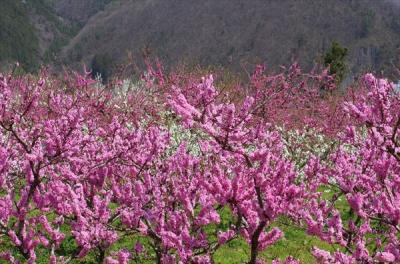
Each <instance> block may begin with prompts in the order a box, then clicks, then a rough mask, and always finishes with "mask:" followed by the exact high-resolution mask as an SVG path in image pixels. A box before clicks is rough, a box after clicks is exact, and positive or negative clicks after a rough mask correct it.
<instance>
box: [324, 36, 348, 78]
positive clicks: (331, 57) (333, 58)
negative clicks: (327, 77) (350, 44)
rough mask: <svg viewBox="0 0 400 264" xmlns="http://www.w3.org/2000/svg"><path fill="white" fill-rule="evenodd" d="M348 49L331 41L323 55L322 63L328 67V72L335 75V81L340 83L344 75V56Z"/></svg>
mask: <svg viewBox="0 0 400 264" xmlns="http://www.w3.org/2000/svg"><path fill="white" fill-rule="evenodd" d="M347 54H348V49H347V48H345V47H343V46H342V45H340V44H339V43H338V42H333V43H332V46H331V48H330V49H329V50H328V51H327V52H326V54H325V56H324V65H325V66H326V67H329V73H330V74H331V75H335V76H336V82H337V83H341V82H342V80H343V79H344V76H345V75H346V56H347Z"/></svg>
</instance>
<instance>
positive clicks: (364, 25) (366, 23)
mask: <svg viewBox="0 0 400 264" xmlns="http://www.w3.org/2000/svg"><path fill="white" fill-rule="evenodd" d="M374 20H375V13H374V12H373V11H372V10H368V11H367V12H365V13H363V14H362V15H361V26H360V31H359V37H360V38H365V37H368V34H369V33H370V32H371V29H372V27H373V25H374Z"/></svg>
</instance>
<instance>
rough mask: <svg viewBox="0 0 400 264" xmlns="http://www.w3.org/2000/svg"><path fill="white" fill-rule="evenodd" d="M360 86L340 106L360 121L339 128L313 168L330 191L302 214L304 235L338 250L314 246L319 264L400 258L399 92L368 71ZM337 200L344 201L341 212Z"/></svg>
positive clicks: (367, 261)
mask: <svg viewBox="0 0 400 264" xmlns="http://www.w3.org/2000/svg"><path fill="white" fill-rule="evenodd" d="M361 85H362V86H364V88H365V89H366V90H367V91H368V94H366V95H365V96H362V95H360V96H359V98H358V99H357V100H356V101H354V102H348V103H345V104H344V109H345V110H346V111H347V113H348V114H349V116H351V117H352V118H353V120H354V124H364V126H362V127H358V128H357V127H356V126H348V128H347V129H346V130H345V131H343V134H342V137H341V140H342V143H341V144H340V147H339V148H338V149H337V151H335V152H334V153H332V155H331V156H330V164H328V165H327V166H326V167H325V168H321V170H320V171H319V173H318V174H319V176H320V179H321V183H322V184H326V185H328V186H330V190H332V191H334V194H333V195H332V196H331V198H330V199H328V200H327V199H316V200H314V202H313V203H312V204H311V207H313V208H319V210H314V211H309V212H312V213H311V214H308V213H307V215H306V216H305V219H306V222H307V224H308V233H309V234H312V235H317V236H319V237H320V238H321V239H322V240H324V241H326V242H328V243H331V244H337V245H339V246H340V247H341V248H342V249H343V250H342V251H337V252H335V253H334V254H331V253H329V252H326V251H323V250H320V249H318V248H315V250H314V252H313V253H314V255H315V256H316V258H317V260H319V261H320V262H321V263H372V262H387V263H397V262H399V261H400V241H399V233H400V200H399V198H400V192H399V190H400V186H399V183H400V178H399V176H400V173H399V172H400V148H399V147H400V142H399V136H400V131H399V127H400V115H399V113H400V94H399V93H398V92H396V91H395V90H394V88H393V85H392V84H391V83H389V82H388V81H387V80H384V79H377V78H375V77H374V76H373V75H371V74H367V75H366V76H365V77H364V81H363V84H361ZM320 198H321V197H320ZM341 199H342V200H344V201H346V203H347V205H348V206H346V207H345V208H347V209H346V210H345V211H344V212H343V210H342V211H340V210H339V208H340V204H341V202H340V200H341Z"/></svg>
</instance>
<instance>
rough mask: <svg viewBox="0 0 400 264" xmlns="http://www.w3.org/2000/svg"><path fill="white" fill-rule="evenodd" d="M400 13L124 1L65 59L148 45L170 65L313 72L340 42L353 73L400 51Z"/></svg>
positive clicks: (349, 1)
mask: <svg viewBox="0 0 400 264" xmlns="http://www.w3.org/2000/svg"><path fill="white" fill-rule="evenodd" d="M392 1H395V2H396V1H398V0H392ZM397 13H398V9H397V8H396V7H395V5H394V4H393V3H390V2H389V1H376V0H335V1H332V0H318V1H317V0H296V1H295V0H285V1H276V0H250V1H249V0H218V1H215V0H203V1H198V0H185V1H182V0H130V1H129V0H125V1H123V0H121V1H117V2H114V3H112V4H110V5H108V6H107V7H105V9H104V11H102V12H98V13H97V14H95V15H94V16H92V17H91V18H90V19H89V20H88V21H87V23H86V25H85V26H84V27H83V28H82V30H81V31H80V32H79V34H77V35H76V36H75V37H74V38H73V39H72V40H71V42H70V43H69V45H67V46H66V47H65V48H64V50H63V54H64V58H65V61H66V62H68V63H75V62H77V61H83V62H85V63H90V61H91V59H92V58H93V56H94V55H96V54H110V55H111V56H112V57H113V58H116V60H122V59H123V58H124V57H125V56H126V52H127V51H128V50H130V51H133V52H134V54H136V57H139V56H140V53H141V51H142V50H143V49H144V48H145V49H146V50H147V51H149V50H150V51H151V52H152V55H153V56H158V57H160V58H161V59H162V60H163V61H164V62H165V63H166V64H167V65H176V64H177V63H178V62H179V61H182V60H189V61H195V62H200V63H202V64H222V65H233V67H240V66H239V65H240V62H243V61H246V62H250V63H254V62H264V61H266V62H267V63H268V64H269V65H274V66H276V65H280V64H287V63H288V62H290V61H291V60H292V59H297V58H299V60H300V61H301V62H302V63H303V65H304V66H306V67H311V65H312V64H313V62H314V61H315V60H316V59H318V56H319V55H321V54H322V53H324V52H325V51H326V50H327V48H328V47H329V46H330V44H331V42H332V41H339V42H340V43H342V44H343V45H345V46H346V47H348V48H349V50H350V56H349V65H350V70H351V71H352V72H359V71H361V70H363V69H365V68H372V69H376V70H377V69H382V68H385V66H386V65H387V64H388V63H390V59H391V58H393V57H394V56H395V51H396V50H397V48H398V47H399V44H400V22H399V21H398V19H397Z"/></svg>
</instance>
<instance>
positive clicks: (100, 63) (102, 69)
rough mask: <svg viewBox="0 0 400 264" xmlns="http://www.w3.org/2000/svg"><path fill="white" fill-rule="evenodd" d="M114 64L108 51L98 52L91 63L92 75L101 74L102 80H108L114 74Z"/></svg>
mask: <svg viewBox="0 0 400 264" xmlns="http://www.w3.org/2000/svg"><path fill="white" fill-rule="evenodd" d="M113 65H114V63H113V59H112V58H111V56H110V55H109V54H108V53H104V54H96V55H95V56H94V57H93V59H92V63H91V69H92V77H93V78H96V77H97V76H98V75H100V76H101V79H102V81H103V82H106V81H107V80H108V78H109V77H110V76H111V74H112V70H113V67H114V66H113Z"/></svg>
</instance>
